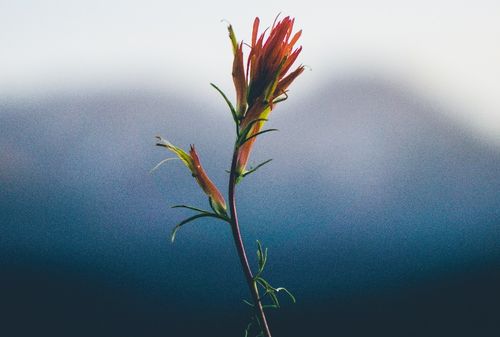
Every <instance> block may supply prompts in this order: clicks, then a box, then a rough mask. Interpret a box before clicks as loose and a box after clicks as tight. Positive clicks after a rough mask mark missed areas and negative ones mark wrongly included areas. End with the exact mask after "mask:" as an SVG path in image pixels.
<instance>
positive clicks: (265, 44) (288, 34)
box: [157, 16, 304, 337]
mask: <svg viewBox="0 0 500 337" xmlns="http://www.w3.org/2000/svg"><path fill="white" fill-rule="evenodd" d="M277 19H278V18H276V20H275V22H274V23H273V25H272V27H271V28H270V29H266V30H265V31H264V32H263V33H261V34H260V35H259V24H260V20H259V18H255V20H254V24H253V31H252V41H251V45H250V52H249V54H248V57H247V60H246V62H245V60H244V56H243V47H244V46H245V45H246V44H244V43H243V42H238V40H237V39H236V35H235V33H234V30H233V27H232V26H231V25H229V26H228V31H229V38H230V40H231V44H232V47H233V55H234V60H233V67H232V77H233V82H234V87H235V91H236V105H233V104H232V103H231V101H230V100H229V99H228V98H227V96H226V95H225V94H224V92H223V91H222V90H220V89H219V88H218V87H217V86H216V85H215V84H211V85H212V86H213V87H214V88H215V89H216V90H217V91H218V92H219V93H220V94H221V95H222V97H223V98H224V100H225V101H226V103H227V105H228V107H229V109H230V111H231V114H232V117H233V120H234V123H235V128H236V140H235V143H234V151H233V158H232V163H231V170H230V171H229V188H228V189H229V191H228V206H227V205H226V201H225V200H224V197H223V196H222V193H221V192H220V191H219V189H218V188H217V187H216V186H215V184H214V183H213V182H212V181H211V180H210V178H209V177H208V175H207V173H206V172H205V170H204V169H203V167H202V166H201V162H200V159H199V157H198V153H197V152H196V150H195V147H194V145H191V148H190V151H189V153H186V152H185V151H184V150H182V149H181V148H179V147H177V146H175V145H173V144H171V143H170V142H169V141H167V140H165V139H163V138H161V137H157V138H158V142H157V145H158V146H162V147H165V148H167V149H168V150H170V151H172V152H173V153H175V154H176V155H177V157H178V158H179V159H180V160H181V161H182V162H183V163H184V164H185V165H186V167H187V168H188V169H189V170H190V171H191V174H192V176H193V177H194V178H195V180H196V182H197V183H198V184H199V186H200V187H201V189H202V190H203V192H204V193H205V194H206V195H207V196H208V200H209V204H210V207H211V211H209V210H203V209H200V208H197V207H192V206H187V205H176V206H173V207H182V208H188V209H190V210H192V211H195V212H196V214H195V215H193V216H191V217H189V218H187V219H185V220H184V221H182V222H180V223H179V224H177V225H176V226H175V227H174V229H173V231H172V241H174V239H175V235H176V233H177V231H178V230H179V229H180V228H181V227H182V226H184V225H185V224H187V223H189V222H191V221H194V220H196V219H199V218H202V217H213V218H216V219H220V220H223V221H225V222H227V223H228V224H229V225H230V227H231V230H232V234H233V239H234V242H235V245H236V249H237V252H238V256H239V258H240V262H241V266H242V269H243V272H244V274H245V278H246V281H247V283H248V287H249V290H250V293H251V295H252V301H251V302H250V301H244V302H245V303H246V304H248V305H249V306H251V307H252V308H254V311H255V316H254V317H253V318H252V321H251V322H250V323H249V325H248V326H247V328H246V330H245V336H249V334H251V333H253V332H256V336H265V337H271V332H270V330H269V325H268V323H267V319H266V314H265V311H264V309H266V308H279V305H280V304H279V301H278V297H277V294H278V293H279V292H281V291H283V292H285V293H286V294H288V295H289V296H290V298H291V299H292V300H293V301H294V302H295V298H294V297H293V295H292V294H291V293H290V292H289V291H288V290H286V289H285V288H283V287H277V288H275V287H273V286H271V284H270V283H269V282H268V281H267V280H265V279H264V278H263V276H262V274H263V272H264V268H265V265H266V261H267V248H266V249H264V248H263V247H262V245H261V243H260V242H259V241H257V258H258V270H257V271H256V272H255V273H254V272H252V270H251V268H250V265H249V262H248V258H247V255H246V251H245V246H244V244H243V239H242V237H241V233H240V227H239V222H238V216H237V212H236V198H235V190H236V185H237V184H238V183H239V182H240V181H241V179H243V178H244V177H246V176H248V175H249V174H251V173H253V172H255V171H256V170H257V169H259V168H260V167H262V166H263V165H265V164H267V163H268V162H270V160H267V161H265V162H263V163H261V164H259V165H257V166H255V167H253V168H250V169H249V170H247V164H248V160H249V157H250V153H251V151H252V148H253V146H254V143H255V140H256V139H257V136H259V135H262V134H264V133H267V132H270V131H275V130H276V129H267V130H263V129H262V128H263V126H264V124H265V122H266V121H267V120H268V117H269V114H270V113H271V112H272V111H273V110H274V109H275V107H276V105H277V104H278V103H280V102H282V101H284V100H286V99H287V98H288V95H287V90H288V87H289V86H290V84H291V83H292V82H293V81H294V80H295V79H296V78H297V77H298V76H299V75H300V74H301V73H302V72H303V71H304V67H303V66H302V65H300V66H298V67H297V68H295V69H294V70H293V71H290V69H291V68H292V66H293V64H294V63H295V61H296V59H297V57H298V56H299V54H300V52H301V50H302V47H298V48H294V47H295V44H296V42H297V41H298V39H299V38H300V36H301V33H302V31H298V32H296V33H293V26H294V19H292V18H290V17H288V16H287V17H285V18H283V19H282V20H279V21H278V20H277ZM267 32H268V34H266V33H267ZM245 63H246V67H245ZM169 159H170V158H169ZM167 160H168V159H167ZM162 163H163V162H162ZM160 164H161V163H160ZM228 208H229V209H228ZM261 290H262V291H263V294H262V295H261V294H260V291H261ZM266 296H267V297H268V298H269V300H270V303H268V304H264V299H265V297H266Z"/></svg>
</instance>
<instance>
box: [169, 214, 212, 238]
mask: <svg viewBox="0 0 500 337" xmlns="http://www.w3.org/2000/svg"><path fill="white" fill-rule="evenodd" d="M203 217H212V218H219V219H220V217H219V216H218V215H215V214H212V213H201V214H196V215H193V216H192V217H189V218H187V219H185V220H183V221H181V222H180V223H178V224H177V225H176V226H175V227H174V229H173V230H172V236H171V240H172V242H174V240H175V235H176V234H177V231H178V230H179V229H180V228H181V227H182V226H184V225H185V224H187V223H189V222H191V221H194V220H196V219H199V218H203Z"/></svg>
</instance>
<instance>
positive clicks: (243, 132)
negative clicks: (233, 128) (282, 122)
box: [238, 118, 267, 141]
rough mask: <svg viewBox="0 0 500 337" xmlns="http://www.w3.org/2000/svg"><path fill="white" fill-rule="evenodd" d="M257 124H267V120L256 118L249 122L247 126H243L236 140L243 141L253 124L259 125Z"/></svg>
mask: <svg viewBox="0 0 500 337" xmlns="http://www.w3.org/2000/svg"><path fill="white" fill-rule="evenodd" d="M259 122H267V119H266V118H257V119H254V120H252V121H250V122H249V123H248V125H247V126H245V128H244V129H243V130H241V131H240V134H239V138H238V140H239V141H242V140H243V139H245V138H246V137H247V136H248V133H249V132H250V129H251V128H252V127H253V126H254V124H255V123H259Z"/></svg>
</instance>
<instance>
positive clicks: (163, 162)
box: [149, 158, 179, 174]
mask: <svg viewBox="0 0 500 337" xmlns="http://www.w3.org/2000/svg"><path fill="white" fill-rule="evenodd" d="M170 160H179V158H166V159H163V160H162V161H161V162H159V163H158V164H156V165H155V167H153V168H152V169H151V170H150V171H149V173H150V174H151V173H153V172H154V171H156V170H157V169H158V168H159V167H160V166H162V165H163V164H165V163H166V162H167V161H170Z"/></svg>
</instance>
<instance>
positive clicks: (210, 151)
mask: <svg viewBox="0 0 500 337" xmlns="http://www.w3.org/2000/svg"><path fill="white" fill-rule="evenodd" d="M207 90H208V89H207ZM215 95H216V93H214V96H215ZM290 96H291V97H290V99H289V101H288V102H285V103H284V104H283V105H282V106H278V107H277V108H276V110H275V111H273V113H272V115H271V121H270V122H269V126H270V127H278V128H279V129H280V130H281V132H279V133H277V134H272V135H266V136H262V137H261V138H260V139H259V140H258V142H257V143H256V144H257V145H256V150H255V153H254V158H255V159H254V164H257V163H258V162H259V161H261V160H265V159H268V158H273V159H274V161H273V162H272V163H271V164H270V165H269V166H266V167H263V168H262V169H260V170H259V171H258V172H257V173H255V174H254V175H253V176H249V178H248V179H247V180H245V181H244V182H243V183H242V184H241V187H240V189H239V191H238V198H239V207H240V209H241V210H240V213H241V221H242V224H243V232H244V235H245V238H246V242H247V248H248V250H249V252H250V253H251V252H252V251H253V250H254V247H253V242H255V239H257V238H259V239H260V240H261V241H263V243H264V245H265V246H267V247H269V249H270V266H269V273H268V278H269V279H270V280H271V281H274V283H276V284H277V285H285V286H287V287H288V288H290V289H291V290H293V291H294V293H295V294H296V295H297V297H298V299H299V302H298V304H296V305H294V306H288V305H285V309H283V311H281V312H278V313H276V314H275V315H273V319H274V321H275V328H276V331H277V335H282V336H284V335H287V336H306V335H314V336H336V335H342V336H344V335H345V336H361V335H365V334H366V333H367V332H370V334H371V335H375V336H379V335H380V336H382V335H383V336H401V335H408V336H443V335H444V336H447V335H453V336H458V335H463V336H470V335H474V336H496V335H498V333H500V323H499V322H498V320H496V319H495V317H498V315H499V314H500V305H499V304H498V303H500V290H499V288H498V284H499V283H498V282H499V281H500V267H499V266H500V245H499V242H500V226H499V224H500V149H499V148H498V147H496V146H495V145H492V144H488V143H485V142H484V141H483V140H481V139H479V138H477V137H476V136H475V135H474V134H473V133H472V132H471V131H470V130H468V129H466V128H464V127H463V126H462V125H460V124H458V123H457V122H455V121H454V120H452V119H450V118H448V117H447V116H448V115H447V114H446V113H445V112H446V111H444V110H443V109H444V108H443V107H439V106H436V105H433V104H431V103H429V102H428V101H426V100H425V99H424V98H422V97H418V96H417V95H415V94H413V93H412V92H411V90H409V89H407V88H404V87H401V86H396V85H394V84H389V83H386V82H383V81H380V80H375V79H357V80H339V81H335V82H331V83H330V84H328V85H324V86H322V87H321V88H320V89H318V90H316V92H315V93H314V94H313V95H310V96H305V95H302V94H300V93H298V92H293V93H291V95H290ZM0 102H1V103H0V224H1V228H0V231H1V236H0V267H1V270H2V275H0V276H1V279H2V281H0V282H1V283H0V285H1V288H0V289H1V292H2V293H1V296H2V304H1V305H0V307H1V308H2V311H3V312H4V314H3V315H2V321H3V322H1V323H2V324H0V335H6V336H28V335H33V334H34V333H35V332H36V334H37V335H39V336H45V335H47V336H48V335H50V336H59V335H60V336H68V335H71V336H80V335H81V336H89V335H93V336H118V335H119V336H137V335H142V336H157V335H158V336H160V335H162V336H165V335H167V336H191V335H195V334H198V333H201V332H203V331H204V332H205V334H206V335H218V336H226V335H227V336H230V335H231V336H234V334H238V333H242V331H243V327H244V326H245V320H246V317H247V314H248V313H247V311H246V308H245V306H244V305H242V304H241V299H242V298H244V297H245V296H246V295H247V293H246V289H245V284H244V282H243V276H242V275H241V272H240V270H239V265H238V261H237V257H236V254H234V252H233V251H232V249H233V243H232V242H231V238H230V233H229V230H228V228H227V227H225V225H223V224H219V223H214V222H213V221H200V222H199V223H195V224H192V225H191V226H189V227H185V228H183V230H182V231H180V232H179V234H178V236H177V240H176V243H175V244H174V245H171V244H169V242H168V236H169V233H170V230H171V228H172V227H173V226H174V225H175V223H177V222H178V221H180V220H182V219H183V217H185V216H186V215H187V214H189V212H184V211H179V210H177V209H174V210H172V209H170V208H169V207H168V206H169V205H173V204H181V203H188V204H193V205H197V206H202V207H207V204H206V200H205V198H204V196H203V194H202V193H200V192H199V191H198V189H197V186H196V184H195V183H194V181H193V179H192V178H191V177H190V175H189V174H188V173H187V171H186V170H185V168H184V167H183V166H182V165H181V164H180V163H176V162H169V163H167V164H165V166H162V167H161V168H159V169H158V170H157V171H156V172H155V173H154V174H149V170H150V169H151V168H152V167H153V166H154V165H155V164H156V163H157V162H159V161H160V160H162V159H163V158H165V157H167V156H170V155H169V154H167V153H165V152H164V150H163V149H161V148H155V147H154V136H155V135H157V134H161V135H162V136H165V137H166V138H168V139H169V140H170V141H172V142H173V143H175V144H176V145H179V146H181V147H184V148H186V147H188V145H189V144H190V143H195V144H196V146H197V149H198V150H199V152H200V156H201V160H202V163H203V164H204V166H205V168H206V170H207V171H208V173H209V175H210V176H211V177H212V178H213V180H214V181H215V182H216V184H217V185H218V186H219V187H220V188H221V189H222V190H225V185H226V180H227V174H226V173H225V172H224V170H225V169H227V166H228V165H229V160H230V154H231V150H232V138H233V132H234V131H233V126H232V121H231V118H230V117H229V113H225V106H224V105H223V101H222V100H221V101H220V102H219V101H216V99H214V100H213V101H212V100H211V101H207V102H203V101H199V99H197V98H196V97H194V98H193V97H191V96H189V95H186V94H180V93H175V92H172V93H165V92H152V91H149V92H145V91H141V90H116V91H115V92H108V93H102V94H88V95H85V94H78V95H77V94H73V95H65V96H63V97H46V98H40V99H33V100H24V101H19V100H18V101H15V100H7V99H3V100H0ZM216 104H218V105H216ZM273 319H272V320H271V322H273ZM227 321H230V323H228V324H227V326H225V327H224V326H222V327H221V326H220V325H221V322H227ZM222 324H224V323H222ZM2 330H3V331H2Z"/></svg>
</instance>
